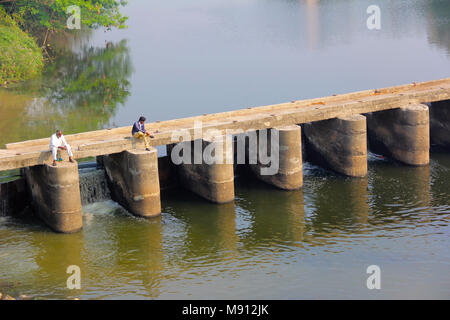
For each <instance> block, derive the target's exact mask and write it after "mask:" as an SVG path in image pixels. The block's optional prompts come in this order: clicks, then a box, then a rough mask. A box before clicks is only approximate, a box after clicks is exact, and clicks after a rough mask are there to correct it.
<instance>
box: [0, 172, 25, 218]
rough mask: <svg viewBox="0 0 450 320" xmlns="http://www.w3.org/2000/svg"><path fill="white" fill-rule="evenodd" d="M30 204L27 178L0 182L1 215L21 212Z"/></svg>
mask: <svg viewBox="0 0 450 320" xmlns="http://www.w3.org/2000/svg"><path fill="white" fill-rule="evenodd" d="M30 204H31V199H30V197H29V193H28V191H27V183H26V180H25V178H18V179H16V180H13V181H9V182H4V183H0V216H13V215H17V214H20V213H22V212H23V211H24V210H25V208H26V207H28V206H29V205H30Z"/></svg>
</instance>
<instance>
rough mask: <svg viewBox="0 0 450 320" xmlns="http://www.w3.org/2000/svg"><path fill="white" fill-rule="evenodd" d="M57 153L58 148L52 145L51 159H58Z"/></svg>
mask: <svg viewBox="0 0 450 320" xmlns="http://www.w3.org/2000/svg"><path fill="white" fill-rule="evenodd" d="M57 155H58V148H57V147H52V156H53V161H56V160H58V158H57Z"/></svg>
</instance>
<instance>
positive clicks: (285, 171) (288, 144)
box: [247, 125, 303, 190]
mask: <svg viewBox="0 0 450 320" xmlns="http://www.w3.org/2000/svg"><path fill="white" fill-rule="evenodd" d="M262 133H263V131H258V146H259V144H260V143H261V140H262V139H267V150H266V152H267V154H266V155H267V157H268V158H271V151H272V147H271V142H272V135H274V134H275V135H278V139H279V146H278V148H276V147H275V148H274V149H273V151H275V153H277V152H278V153H279V158H278V170H277V173H276V174H264V172H263V171H262V169H263V168H266V169H267V168H268V167H270V166H272V165H273V163H272V162H270V163H267V164H266V163H264V162H267V160H266V161H262V158H261V156H265V155H262V154H260V151H261V150H259V148H258V161H257V164H250V168H251V170H252V171H253V173H254V174H255V175H256V176H257V177H258V179H260V180H261V181H264V182H266V183H268V184H271V185H273V186H275V187H278V188H280V189H283V190H297V189H300V188H301V187H302V186H303V172H302V169H303V163H302V137H301V136H302V135H301V128H300V126H297V125H290V126H284V127H277V128H273V129H272V130H267V134H262ZM247 146H248V145H247ZM272 160H273V159H272ZM269 171H270V170H269Z"/></svg>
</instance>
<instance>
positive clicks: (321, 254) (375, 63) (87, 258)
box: [0, 0, 450, 299]
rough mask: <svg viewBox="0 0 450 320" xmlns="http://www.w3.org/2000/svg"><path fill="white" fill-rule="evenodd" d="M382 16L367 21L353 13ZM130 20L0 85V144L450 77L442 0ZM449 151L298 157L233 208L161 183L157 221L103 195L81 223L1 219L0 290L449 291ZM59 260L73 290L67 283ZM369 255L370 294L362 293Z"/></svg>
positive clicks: (360, 1)
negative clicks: (363, 163)
mask: <svg viewBox="0 0 450 320" xmlns="http://www.w3.org/2000/svg"><path fill="white" fill-rule="evenodd" d="M371 4H377V5H379V7H380V8H381V30H377V31H375V30H368V29H367V27H366V20H367V18H368V14H367V13H366V9H367V7H368V6H369V5H371ZM123 11H124V12H125V13H126V14H128V15H129V17H130V19H129V22H128V25H129V28H128V29H126V30H113V31H109V32H104V31H103V30H97V31H93V32H90V33H88V34H86V33H82V34H75V36H74V39H73V41H70V42H67V44H66V46H65V47H66V48H69V49H68V50H67V51H66V52H64V53H63V54H61V56H60V58H58V59H57V61H56V62H55V63H54V64H53V65H51V66H48V67H47V70H46V73H45V75H44V76H43V77H42V78H40V79H36V80H34V81H30V82H28V83H25V84H21V85H18V86H13V87H11V88H7V89H1V90H0V111H1V115H0V144H5V143H8V142H14V141H20V140H24V139H31V138H40V137H46V136H49V135H50V133H51V132H53V131H54V130H55V129H56V128H61V129H62V130H63V131H64V132H65V133H66V134H67V133H74V132H81V131H86V130H94V129H97V128H105V127H115V126H123V125H129V124H130V123H132V122H133V121H135V119H136V118H137V117H138V116H139V115H141V114H144V115H146V116H147V118H149V120H150V121H154V120H166V119H173V118H181V117H185V116H191V115H198V114H203V113H212V112H220V111H227V110H233V109H238V108H246V107H249V106H257V105H266V104H272V103H280V102H286V101H291V100H294V99H295V100H297V99H305V98H313V97H319V96H327V95H331V94H334V93H344V92H351V91H357V90H364V89H373V88H381V87H386V86H391V85H399V84H404V83H411V82H413V81H427V80H433V79H438V78H445V77H449V70H450V24H449V23H450V20H449V17H450V3H449V2H448V1H446V0H442V1H438V0H428V1H427V0H408V1H400V0H398V1H397V0H396V1H392V0H377V1H372V0H371V1H364V0H347V1H331V0H328V1H327V0H325V1H314V0H309V1H301V0H299V1H295V0H283V1H282V0H279V1H274V0H270V1H269V0H246V1H238V0H233V1H230V0H227V1H224V0H208V1H207V0H199V1H189V2H187V1H181V0H175V1H170V2H169V1H161V0H158V1H156V0H155V1H144V0H132V1H130V3H129V4H128V5H127V6H126V7H125V8H124V9H123ZM449 181H450V155H449V154H448V153H442V152H433V153H432V154H431V164H430V166H429V167H421V168H412V167H405V166H401V165H399V164H396V163H393V162H390V161H387V160H383V159H380V158H379V157H377V156H374V155H371V156H370V161H369V174H368V177H367V178H365V179H350V178H345V177H342V176H339V175H336V174H333V173H331V172H329V171H326V170H323V169H321V168H319V167H316V166H314V165H311V164H309V163H305V164H304V187H303V189H302V190H300V191H296V192H283V191H279V190H275V189H273V188H271V187H270V186H266V185H264V184H262V183H259V182H256V181H254V180H252V179H237V180H236V200H235V202H234V203H231V204H227V205H222V206H217V205H214V204H210V203H208V202H206V201H204V200H202V199H200V198H198V197H197V196H195V195H193V194H192V193H189V192H187V191H183V190H177V191H174V192H169V193H164V194H163V197H162V209H163V214H162V216H161V217H160V218H156V219H152V220H142V219H138V218H135V217H133V216H131V215H129V214H128V213H127V212H126V211H125V210H124V209H122V208H121V207H119V206H118V205H117V204H115V203H114V202H113V201H111V200H108V201H103V202H97V203H92V204H87V205H85V206H84V207H83V211H84V213H83V219H84V229H83V231H82V232H79V233H76V234H71V235H60V234H54V233H52V232H50V231H49V230H48V229H47V228H46V227H45V226H43V225H42V224H41V223H39V221H36V220H34V219H28V220H23V219H15V218H11V217H0V292H9V293H10V294H29V295H33V296H36V297H42V298H65V297H79V298H85V299H108V298H138V299H140V298H160V299H164V298H181V299H183V298H193V299H197V298H218V299H220V298H224V299H227V298H249V299H253V298H255V299H259V298H261V299H264V298H268V299H297V298H369V299H370V298H445V299H448V298H450V273H449V270H450V250H449V236H450V230H449V218H450V201H449V199H450V197H449V194H450V183H449ZM69 265H78V266H79V267H80V268H81V277H82V278H81V284H82V287H81V289H80V290H69V289H67V287H66V280H67V278H68V276H69V275H68V274H67V273H66V268H67V267H68V266H69ZM369 265H377V266H379V267H380V270H381V289H380V290H369V289H368V288H367V286H366V280H367V278H368V276H369V275H368V274H367V273H366V269H367V267H368V266H369Z"/></svg>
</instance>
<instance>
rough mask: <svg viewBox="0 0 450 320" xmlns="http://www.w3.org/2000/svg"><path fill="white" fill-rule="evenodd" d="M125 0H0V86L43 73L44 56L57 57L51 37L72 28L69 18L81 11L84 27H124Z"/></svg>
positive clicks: (81, 23) (82, 25)
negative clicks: (50, 42)
mask: <svg viewBox="0 0 450 320" xmlns="http://www.w3.org/2000/svg"><path fill="white" fill-rule="evenodd" d="M125 4H126V2H125V1H123V0H46V1H42V0H4V1H0V80H1V82H0V85H1V84H4V83H5V81H6V82H15V81H21V80H26V79H30V78H32V77H34V76H36V75H38V74H40V73H41V71H42V67H43V59H42V55H43V54H45V56H46V57H47V58H48V60H50V61H53V60H54V58H55V57H54V53H53V54H52V51H51V50H50V47H51V46H50V44H49V40H50V38H51V37H52V36H54V35H57V34H63V35H64V34H68V33H69V32H77V30H69V29H68V28H67V21H68V19H69V17H70V16H73V15H74V13H75V11H74V10H73V9H72V10H71V11H69V12H68V9H69V7H72V6H77V7H78V8H79V10H80V16H79V19H80V25H81V27H82V28H92V29H95V28H98V27H105V28H108V29H110V28H112V27H116V28H119V29H121V28H125V22H126V20H127V17H126V16H123V15H122V14H121V13H120V11H119V8H120V6H124V5H125Z"/></svg>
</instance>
